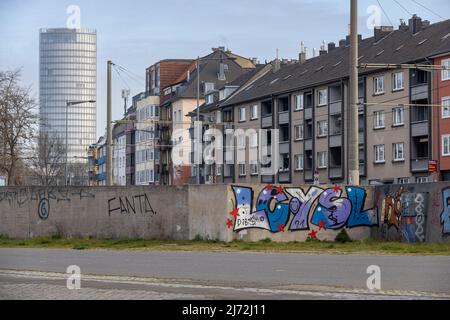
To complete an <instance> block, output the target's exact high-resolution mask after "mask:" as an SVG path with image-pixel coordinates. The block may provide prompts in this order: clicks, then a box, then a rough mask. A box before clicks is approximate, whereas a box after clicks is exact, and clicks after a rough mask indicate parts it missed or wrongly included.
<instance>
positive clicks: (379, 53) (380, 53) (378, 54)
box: [376, 50, 384, 57]
mask: <svg viewBox="0 0 450 320" xmlns="http://www.w3.org/2000/svg"><path fill="white" fill-rule="evenodd" d="M383 52H384V50H381V51H380V52H378V53H377V55H376V57H378V56H381V55H382V54H383Z"/></svg>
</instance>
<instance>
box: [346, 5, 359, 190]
mask: <svg viewBox="0 0 450 320" xmlns="http://www.w3.org/2000/svg"><path fill="white" fill-rule="evenodd" d="M358 98H359V97H358V1H357V0H350V110H349V118H350V124H349V132H348V140H349V141H348V184H350V185H355V186H357V185H359V141H358V138H359V137H358V135H359V130H358V126H359V125H358V103H359V99H358Z"/></svg>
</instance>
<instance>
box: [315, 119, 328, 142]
mask: <svg viewBox="0 0 450 320" xmlns="http://www.w3.org/2000/svg"><path fill="white" fill-rule="evenodd" d="M323 124H324V126H323ZM326 136H328V121H327V120H320V121H317V137H319V138H323V137H326Z"/></svg>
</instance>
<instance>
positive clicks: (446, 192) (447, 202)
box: [441, 187, 450, 234]
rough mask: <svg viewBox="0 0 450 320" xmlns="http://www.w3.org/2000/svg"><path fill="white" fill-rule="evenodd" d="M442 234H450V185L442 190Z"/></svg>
mask: <svg viewBox="0 0 450 320" xmlns="http://www.w3.org/2000/svg"><path fill="white" fill-rule="evenodd" d="M442 201H443V204H442V213H441V224H442V234H450V187H448V188H445V189H443V190H442Z"/></svg>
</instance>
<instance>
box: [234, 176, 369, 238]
mask: <svg viewBox="0 0 450 320" xmlns="http://www.w3.org/2000/svg"><path fill="white" fill-rule="evenodd" d="M231 188H232V190H233V193H234V199H235V207H234V209H233V210H232V211H231V212H230V215H232V216H233V217H234V218H235V223H234V228H233V230H234V231H235V232H238V231H240V230H243V229H247V228H259V229H264V230H269V231H271V232H273V233H277V232H283V231H285V227H286V226H287V225H288V223H289V219H290V216H291V214H292V215H293V218H292V220H291V223H290V224H289V230H290V231H300V230H310V223H311V224H313V225H316V226H319V228H320V229H319V230H321V229H334V230H336V229H340V228H343V227H347V228H353V227H359V226H368V227H371V226H376V225H378V215H377V213H376V211H375V210H373V209H369V210H364V206H365V200H366V196H367V194H366V190H365V189H364V188H359V187H346V188H345V191H346V196H343V190H342V189H341V187H339V186H335V187H333V188H328V189H322V188H319V187H315V186H312V187H310V188H309V189H308V191H307V192H306V193H305V192H304V190H303V189H302V188H286V189H283V188H282V187H277V188H275V187H273V186H272V185H268V186H266V187H264V188H263V189H262V190H261V192H260V193H259V195H258V198H257V200H256V204H255V210H254V211H253V189H252V188H250V187H244V186H232V187H231ZM288 196H290V198H289V197H288ZM310 216H311V219H310ZM227 225H229V223H228V222H227ZM313 235H314V236H316V233H313Z"/></svg>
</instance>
